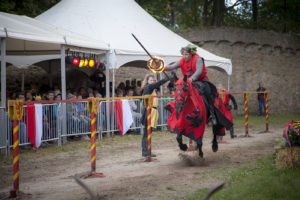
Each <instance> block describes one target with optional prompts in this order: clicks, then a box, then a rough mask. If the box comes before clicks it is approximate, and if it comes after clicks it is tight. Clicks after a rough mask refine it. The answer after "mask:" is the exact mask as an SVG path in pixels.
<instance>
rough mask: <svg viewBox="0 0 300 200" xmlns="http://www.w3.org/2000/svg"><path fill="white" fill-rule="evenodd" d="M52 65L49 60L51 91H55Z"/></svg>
mask: <svg viewBox="0 0 300 200" xmlns="http://www.w3.org/2000/svg"><path fill="white" fill-rule="evenodd" d="M51 63H52V61H51V60H49V65H48V69H49V86H50V88H51V90H53V72H52V68H51Z"/></svg>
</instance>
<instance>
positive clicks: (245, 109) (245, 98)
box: [244, 92, 249, 137]
mask: <svg viewBox="0 0 300 200" xmlns="http://www.w3.org/2000/svg"><path fill="white" fill-rule="evenodd" d="M244 116H245V137H249V130H248V93H247V92H245V93H244Z"/></svg>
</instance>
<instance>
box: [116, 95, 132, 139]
mask: <svg viewBox="0 0 300 200" xmlns="http://www.w3.org/2000/svg"><path fill="white" fill-rule="evenodd" d="M116 119H117V127H118V129H119V130H120V135H124V134H125V133H126V132H127V131H128V129H129V128H130V126H131V124H132V123H133V117H132V113H131V109H130V105H129V102H128V100H118V101H116Z"/></svg>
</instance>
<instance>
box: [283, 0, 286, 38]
mask: <svg viewBox="0 0 300 200" xmlns="http://www.w3.org/2000/svg"><path fill="white" fill-rule="evenodd" d="M283 9H284V19H283V20H284V22H283V23H284V25H283V32H284V33H286V32H287V25H286V20H287V19H286V16H287V15H286V14H287V13H286V12H287V2H286V0H284V5H283Z"/></svg>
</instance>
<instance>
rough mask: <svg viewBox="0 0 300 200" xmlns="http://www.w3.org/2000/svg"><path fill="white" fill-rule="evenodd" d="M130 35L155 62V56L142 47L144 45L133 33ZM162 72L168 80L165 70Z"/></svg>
mask: <svg viewBox="0 0 300 200" xmlns="http://www.w3.org/2000/svg"><path fill="white" fill-rule="evenodd" d="M131 35H132V37H133V38H134V39H135V40H136V41H137V43H138V44H139V45H140V46H141V47H142V48H143V49H144V51H145V52H146V53H147V54H148V56H149V57H150V58H151V59H152V60H153V61H154V62H155V63H156V64H157V62H156V58H154V57H153V56H152V55H151V54H150V53H149V52H148V51H147V49H146V48H145V47H144V45H143V44H142V43H141V42H140V41H139V40H138V39H137V37H136V36H135V35H134V34H133V33H131ZM163 73H164V74H165V76H166V77H167V78H168V79H169V80H170V78H169V76H168V74H167V73H166V72H165V71H163Z"/></svg>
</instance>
